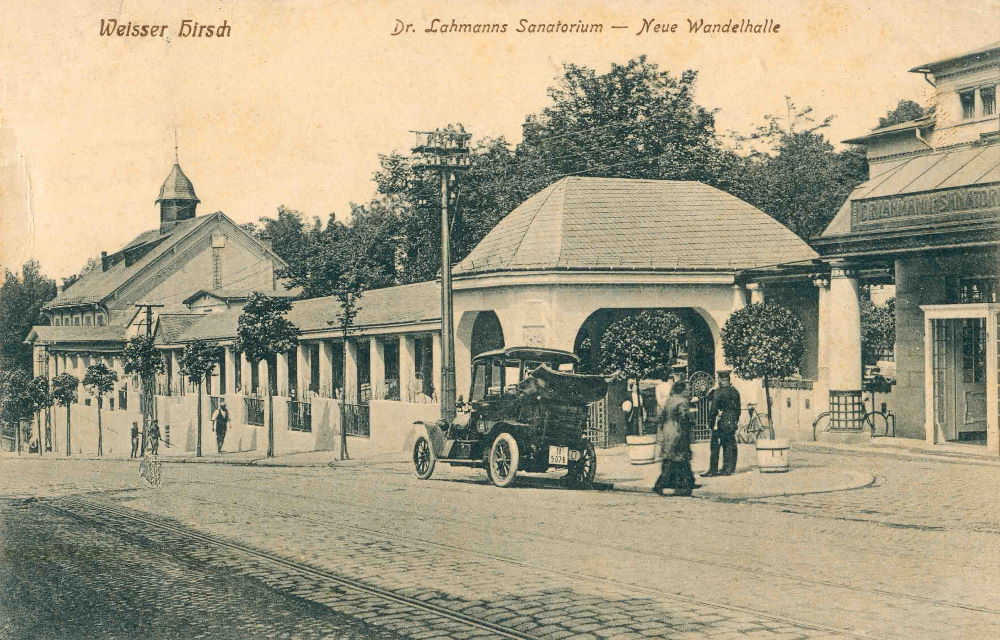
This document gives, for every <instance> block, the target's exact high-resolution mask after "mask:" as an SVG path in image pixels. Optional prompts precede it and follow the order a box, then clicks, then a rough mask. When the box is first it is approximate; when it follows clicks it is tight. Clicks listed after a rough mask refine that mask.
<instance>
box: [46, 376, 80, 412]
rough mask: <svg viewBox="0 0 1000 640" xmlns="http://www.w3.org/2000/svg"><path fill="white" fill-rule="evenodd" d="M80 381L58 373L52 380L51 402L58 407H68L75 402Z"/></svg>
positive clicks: (74, 377)
mask: <svg viewBox="0 0 1000 640" xmlns="http://www.w3.org/2000/svg"><path fill="white" fill-rule="evenodd" d="M79 387H80V379H79V378H77V377H76V376H74V375H73V374H71V373H60V374H59V375H57V376H56V377H54V378H52V400H53V401H54V402H55V403H56V404H58V405H59V406H60V407H68V406H69V405H71V404H73V403H74V402H76V401H77V399H78V398H77V395H78V394H77V390H78V389H79Z"/></svg>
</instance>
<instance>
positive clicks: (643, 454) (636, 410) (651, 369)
mask: <svg viewBox="0 0 1000 640" xmlns="http://www.w3.org/2000/svg"><path fill="white" fill-rule="evenodd" d="M683 335H684V325H683V323H682V322H681V320H680V318H678V317H677V315H675V314H673V313H670V312H669V311H660V310H653V309H647V310H645V311H640V312H639V313H636V314H633V315H629V316H626V317H624V318H621V319H620V320H616V321H615V322H612V323H611V324H610V325H608V328H607V329H606V330H605V332H604V335H603V336H601V354H602V357H601V369H602V370H603V371H604V372H605V373H613V372H620V373H621V374H622V375H624V376H625V377H626V378H627V379H628V381H629V390H630V394H629V395H630V398H629V399H627V400H626V401H625V402H623V403H622V410H623V411H625V414H626V416H627V418H628V419H627V429H626V432H625V434H626V435H625V445H626V450H627V451H628V455H629V460H630V461H631V462H632V464H647V463H650V462H655V461H656V460H657V459H658V458H659V452H657V450H656V431H655V429H653V433H646V431H647V429H646V426H645V421H646V418H648V417H651V416H653V415H655V412H656V401H655V387H656V385H657V384H660V382H659V381H660V380H665V379H666V378H668V377H669V376H670V372H671V366H672V365H673V364H674V363H675V362H676V361H677V352H678V341H679V340H680V339H681V337H682V336H683Z"/></svg>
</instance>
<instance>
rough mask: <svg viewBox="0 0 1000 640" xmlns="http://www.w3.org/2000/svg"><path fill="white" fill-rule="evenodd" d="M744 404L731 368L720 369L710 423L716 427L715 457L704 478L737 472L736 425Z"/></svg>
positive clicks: (712, 443) (713, 439) (713, 443)
mask: <svg viewBox="0 0 1000 640" xmlns="http://www.w3.org/2000/svg"><path fill="white" fill-rule="evenodd" d="M742 410H743V405H742V402H741V400H740V392H739V391H737V390H736V387H734V386H733V385H732V382H731V380H730V378H729V372H728V371H720V372H719V384H718V386H717V387H716V388H715V389H713V390H712V391H711V398H710V401H709V409H708V423H709V425H711V427H712V441H711V445H710V446H711V456H710V457H709V462H708V471H706V472H705V473H703V474H701V475H702V476H703V477H706V478H711V477H712V476H718V475H722V476H731V475H732V474H733V473H734V472H735V471H736V453H737V449H736V427H737V423H738V422H739V419H740V412H741V411H742ZM719 449H722V456H723V462H722V472H721V473H720V472H719Z"/></svg>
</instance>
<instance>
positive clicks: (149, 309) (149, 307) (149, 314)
mask: <svg viewBox="0 0 1000 640" xmlns="http://www.w3.org/2000/svg"><path fill="white" fill-rule="evenodd" d="M135 306H136V307H138V308H140V309H143V308H145V309H146V335H147V336H151V335H153V309H154V308H157V309H158V308H160V307H162V306H163V305H162V304H150V303H148V302H147V303H139V302H137V303H136V304H135Z"/></svg>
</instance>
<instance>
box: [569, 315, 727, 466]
mask: <svg viewBox="0 0 1000 640" xmlns="http://www.w3.org/2000/svg"><path fill="white" fill-rule="evenodd" d="M573 350H574V351H575V352H576V354H577V355H578V356H579V357H580V360H581V364H580V369H581V371H585V372H588V373H602V374H609V373H613V372H614V371H618V370H623V369H627V368H630V367H631V368H633V369H634V370H639V371H641V373H639V374H636V373H635V372H634V371H633V372H632V376H630V377H633V376H635V375H638V376H639V377H649V378H656V379H663V378H666V377H667V376H670V375H680V376H681V377H684V378H690V377H691V376H693V375H695V374H696V373H697V374H699V377H700V378H701V379H702V380H710V379H712V378H714V376H715V351H716V336H715V335H714V333H713V331H712V328H711V327H710V326H709V323H708V322H707V321H706V319H705V318H704V317H703V316H702V315H701V313H699V311H698V310H696V309H693V308H690V307H657V308H628V309H598V310H597V311H594V312H593V313H592V314H591V315H590V316H588V317H587V319H586V320H585V321H584V322H583V324H582V325H581V326H580V329H579V331H578V332H577V335H576V340H575V341H574V347H573ZM606 351H607V357H606ZM637 360H638V361H643V362H640V363H639V364H636V363H635V361H637ZM625 373H626V375H628V373H629V372H628V371H625ZM621 387H622V388H620V389H619V388H615V387H613V388H612V389H610V390H609V394H608V396H607V397H606V398H605V399H604V400H602V401H599V402H598V403H595V405H598V404H600V403H603V404H604V406H597V407H592V410H591V412H590V420H589V423H588V431H589V432H590V434H591V438H592V439H593V440H594V442H595V443H599V445H598V446H602V445H603V446H613V445H615V444H619V443H621V442H624V439H625V435H626V434H627V432H628V430H629V429H630V428H631V427H630V425H627V424H625V420H624V414H622V412H621V411H615V410H614V409H613V407H617V406H618V405H619V404H620V402H621V399H622V398H624V397H626V396H627V395H629V392H628V391H627V390H626V389H625V384H624V383H623V384H622V385H621ZM706 416H707V405H706V407H701V406H700V405H699V421H700V422H702V423H704V422H705V420H704V418H705V417H706ZM634 426H635V425H632V427H634ZM707 433H709V432H708V430H707V428H706V425H705V424H699V425H697V426H696V432H695V434H694V435H695V437H696V438H697V439H704V437H705V434H707Z"/></svg>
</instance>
